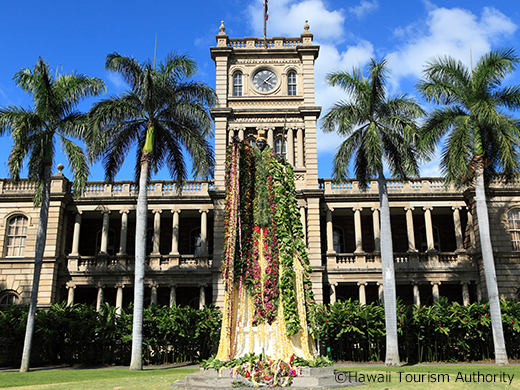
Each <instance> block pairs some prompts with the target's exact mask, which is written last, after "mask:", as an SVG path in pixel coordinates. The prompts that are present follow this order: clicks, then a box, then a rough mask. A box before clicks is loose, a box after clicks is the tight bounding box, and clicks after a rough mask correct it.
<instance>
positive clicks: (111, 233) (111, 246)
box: [96, 229, 116, 256]
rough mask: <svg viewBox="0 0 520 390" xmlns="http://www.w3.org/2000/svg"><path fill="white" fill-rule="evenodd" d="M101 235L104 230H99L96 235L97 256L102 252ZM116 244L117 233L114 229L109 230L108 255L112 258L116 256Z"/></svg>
mask: <svg viewBox="0 0 520 390" xmlns="http://www.w3.org/2000/svg"><path fill="white" fill-rule="evenodd" d="M101 233H102V230H98V232H97V235H96V254H98V253H100V252H101ZM115 242H116V232H115V231H114V230H112V229H108V243H107V244H108V245H107V254H109V255H110V256H114V255H115V251H114V249H115Z"/></svg>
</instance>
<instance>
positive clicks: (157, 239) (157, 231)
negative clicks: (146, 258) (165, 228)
mask: <svg viewBox="0 0 520 390" xmlns="http://www.w3.org/2000/svg"><path fill="white" fill-rule="evenodd" d="M152 213H153V249H152V253H151V254H152V255H160V254H161V213H162V210H152Z"/></svg>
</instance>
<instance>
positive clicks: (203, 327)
mask: <svg viewBox="0 0 520 390" xmlns="http://www.w3.org/2000/svg"><path fill="white" fill-rule="evenodd" d="M501 307H502V321H503V325H504V337H505V340H506V348H507V353H508V356H509V357H510V358H513V359H518V358H520V303H519V302H516V301H504V300H502V301H501ZM397 317H398V318H397V321H398V334H399V348H400V357H401V360H402V361H406V362H409V363H417V362H438V361H444V362H455V361H475V360H485V359H493V339H492V333H491V320H490V317H489V305H488V304H487V303H473V304H471V305H469V306H461V305H459V304H458V303H454V302H452V303H449V302H448V301H447V299H445V298H443V299H441V300H440V301H438V302H436V303H435V304H434V305H433V306H415V305H414V306H405V305H403V304H401V303H400V302H398V308H397ZM26 318H27V308H26V307H21V306H8V307H3V308H1V310H0V366H1V367H17V366H19V364H20V360H21V355H22V348H23V339H24V333H25V324H26ZM316 321H317V324H318V325H319V326H318V330H317V335H316V336H317V337H316V338H317V339H318V341H319V344H320V351H321V354H322V355H326V354H327V348H328V347H330V357H331V358H332V359H333V360H335V361H356V362H361V361H382V360H384V357H385V325H384V309H383V306H382V305H381V304H380V303H371V304H368V305H360V303H359V302H358V301H351V300H348V301H338V302H336V303H334V304H331V305H325V306H320V307H318V308H317V312H316ZM220 324H221V314H220V311H219V310H218V309H216V308H215V307H213V306H207V307H205V308H204V309H203V310H196V309H193V308H191V307H189V306H187V307H180V306H173V307H171V308H169V307H165V306H156V305H152V306H150V307H148V308H146V309H145V312H144V323H143V340H144V342H143V344H144V347H143V358H144V361H145V363H146V364H165V363H176V362H197V361H201V360H202V359H206V358H208V357H210V356H211V355H212V354H213V353H215V352H216V349H217V346H218V345H217V344H218V340H219V335H220ZM131 326H132V313H131V308H130V309H129V310H128V312H125V311H122V312H121V314H117V312H116V308H114V307H111V306H109V305H107V304H105V305H103V306H102V308H101V310H100V311H99V312H96V310H95V308H93V307H90V306H86V305H73V306H67V305H66V304H65V303H63V304H60V305H58V304H56V305H53V306H52V307H51V308H50V309H49V310H47V311H44V310H40V311H38V313H37V315H36V328H35V329H36V332H35V336H34V337H35V338H34V344H33V353H32V356H31V365H33V366H39V365H49V364H66V365H85V366H92V365H129V363H130V362H129V360H130V349H131V335H132V330H131Z"/></svg>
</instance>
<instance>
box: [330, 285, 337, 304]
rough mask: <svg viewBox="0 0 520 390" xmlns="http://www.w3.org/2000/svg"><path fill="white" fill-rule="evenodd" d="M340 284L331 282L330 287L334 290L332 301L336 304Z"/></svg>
mask: <svg viewBox="0 0 520 390" xmlns="http://www.w3.org/2000/svg"><path fill="white" fill-rule="evenodd" d="M337 286H338V284H337V283H331V284H330V288H331V290H332V294H331V296H330V303H332V304H334V303H336V287H337Z"/></svg>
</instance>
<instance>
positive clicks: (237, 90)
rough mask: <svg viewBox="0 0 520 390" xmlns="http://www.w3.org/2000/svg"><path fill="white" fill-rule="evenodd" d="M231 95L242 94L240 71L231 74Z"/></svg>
mask: <svg viewBox="0 0 520 390" xmlns="http://www.w3.org/2000/svg"><path fill="white" fill-rule="evenodd" d="M233 96H242V73H240V72H237V73H235V74H234V75H233Z"/></svg>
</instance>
